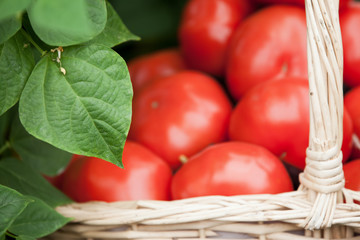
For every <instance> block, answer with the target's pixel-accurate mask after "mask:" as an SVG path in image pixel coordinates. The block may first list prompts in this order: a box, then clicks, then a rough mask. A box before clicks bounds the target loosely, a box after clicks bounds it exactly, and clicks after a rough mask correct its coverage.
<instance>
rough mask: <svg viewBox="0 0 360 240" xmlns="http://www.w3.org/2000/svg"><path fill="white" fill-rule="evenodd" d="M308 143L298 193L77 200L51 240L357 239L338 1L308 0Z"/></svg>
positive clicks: (358, 216)
mask: <svg viewBox="0 0 360 240" xmlns="http://www.w3.org/2000/svg"><path fill="white" fill-rule="evenodd" d="M305 3H306V16H307V26H308V43H307V44H308V73H309V90H310V92H309V98H310V138H309V147H308V149H307V159H306V168H305V170H304V172H303V173H302V174H301V175H300V183H301V185H300V187H299V189H298V190H297V191H294V192H288V193H283V194H276V195H244V196H231V197H224V196H207V197H198V198H190V199H184V200H177V201H168V202H166V201H130V202H113V203H105V202H88V203H82V204H79V203H74V204H70V205H67V206H60V207H58V208H57V210H58V212H59V213H61V214H63V215H64V216H67V217H71V218H73V221H72V222H71V223H70V224H68V225H67V226H65V227H64V228H62V229H61V230H59V231H58V232H56V233H54V234H53V235H51V236H49V238H54V239H205V238H224V239H225V238H226V239H229V238H232V239H278V240H282V239H317V238H321V239H360V237H354V236H355V235H356V234H357V233H360V205H358V204H355V203H354V201H359V202H360V193H359V192H354V191H351V190H348V189H345V188H344V176H343V171H342V154H341V144H342V120H343V89H342V84H343V83H342V72H343V65H342V58H343V57H342V42H341V32H340V26H339V17H338V6H339V0H306V1H305Z"/></svg>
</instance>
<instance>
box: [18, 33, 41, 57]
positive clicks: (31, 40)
mask: <svg viewBox="0 0 360 240" xmlns="http://www.w3.org/2000/svg"><path fill="white" fill-rule="evenodd" d="M20 31H21V33H22V35H24V37H26V39H27V40H29V42H30V43H31V44H32V45H33V46H34V47H35V48H36V49H37V50H38V51H39V52H40V53H41V56H44V55H45V54H46V51H44V50H42V49H41V47H40V46H39V45H38V44H37V43H36V42H35V41H34V40H33V39H32V37H31V36H30V35H29V34H28V33H27V32H26V31H25V30H24V29H22V28H21V29H20Z"/></svg>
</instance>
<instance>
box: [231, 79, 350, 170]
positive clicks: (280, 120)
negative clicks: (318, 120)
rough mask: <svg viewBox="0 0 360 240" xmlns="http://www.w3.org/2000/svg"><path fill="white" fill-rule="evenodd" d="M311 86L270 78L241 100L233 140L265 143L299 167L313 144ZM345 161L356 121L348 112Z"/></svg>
mask: <svg viewBox="0 0 360 240" xmlns="http://www.w3.org/2000/svg"><path fill="white" fill-rule="evenodd" d="M309 122H310V117H309V88H308V82H307V81H304V79H291V78H287V79H282V80H275V81H268V82H265V83H263V84H260V85H258V86H256V87H254V88H253V89H251V90H250V91H249V92H248V93H247V94H245V95H244V97H243V98H242V99H241V100H240V101H239V102H238V104H237V106H236V107H235V109H234V111H233V113H232V116H231V119H230V125H229V138H230V139H231V140H238V141H245V142H250V143H254V144H258V145H261V146H263V147H265V148H267V149H268V150H270V151H271V152H272V153H273V154H275V155H276V156H278V157H281V159H283V160H284V161H285V162H287V163H289V164H291V165H292V166H295V167H297V168H299V169H304V167H305V156H306V154H305V152H306V148H307V147H308V145H309V125H310V123H309ZM343 130H344V140H343V147H342V151H343V160H344V161H346V160H347V159H348V158H349V155H350V152H351V147H352V141H351V136H352V133H353V126H352V121H351V118H350V116H349V114H348V113H347V112H346V110H345V111H344V128H343Z"/></svg>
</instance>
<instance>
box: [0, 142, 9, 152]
mask: <svg viewBox="0 0 360 240" xmlns="http://www.w3.org/2000/svg"><path fill="white" fill-rule="evenodd" d="M10 147H11V146H10V142H9V141H6V142H5V144H4V145H3V146H2V147H1V148H0V155H1V154H2V153H3V152H5V151H6V150H7V149H9V148H10Z"/></svg>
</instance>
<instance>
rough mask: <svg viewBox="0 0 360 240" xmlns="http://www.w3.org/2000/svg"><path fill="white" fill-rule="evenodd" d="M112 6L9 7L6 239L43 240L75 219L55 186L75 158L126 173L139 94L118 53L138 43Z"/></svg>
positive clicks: (2, 121)
mask: <svg viewBox="0 0 360 240" xmlns="http://www.w3.org/2000/svg"><path fill="white" fill-rule="evenodd" d="M137 39H138V37H137V36H135V35H133V34H132V33H131V32H130V31H129V30H128V29H127V28H126V27H125V26H124V24H123V22H122V21H121V19H120V17H119V16H118V15H117V13H116V11H115V10H114V9H113V8H112V6H111V5H110V3H108V2H106V1H105V0H78V1H72V0H52V1H47V0H3V1H1V2H0V86H1V87H0V216H1V218H0V239H1V240H3V239H14V238H16V239H23V240H24V239H26V240H29V239H36V238H40V237H43V236H45V235H48V234H50V233H52V232H53V231H56V230H57V229H58V228H60V227H62V226H63V225H64V224H66V223H67V222H68V221H69V219H67V218H64V217H63V216H61V215H60V214H58V213H57V212H56V211H55V210H54V207H56V206H58V205H61V204H66V203H68V202H70V200H69V199H68V198H67V197H66V196H65V195H63V194H62V193H61V192H60V191H58V190H57V189H55V188H54V187H52V185H51V184H50V183H49V182H47V181H46V180H45V179H44V178H43V176H42V175H47V176H54V175H56V174H57V173H59V172H60V171H61V169H63V168H64V166H65V165H66V164H67V163H68V161H69V160H70V157H71V153H76V154H82V155H87V156H95V157H99V158H102V159H105V160H107V161H109V162H112V163H114V164H116V165H118V166H120V167H122V162H121V156H122V150H123V147H124V143H125V139H126V136H127V133H128V130H129V126H130V120H131V101H132V88H131V82H130V78H129V73H128V70H127V66H126V63H125V61H124V60H123V59H122V58H121V57H120V56H119V54H118V53H117V52H115V51H114V50H112V48H113V47H114V46H117V45H119V44H121V43H123V42H125V41H129V40H137Z"/></svg>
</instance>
